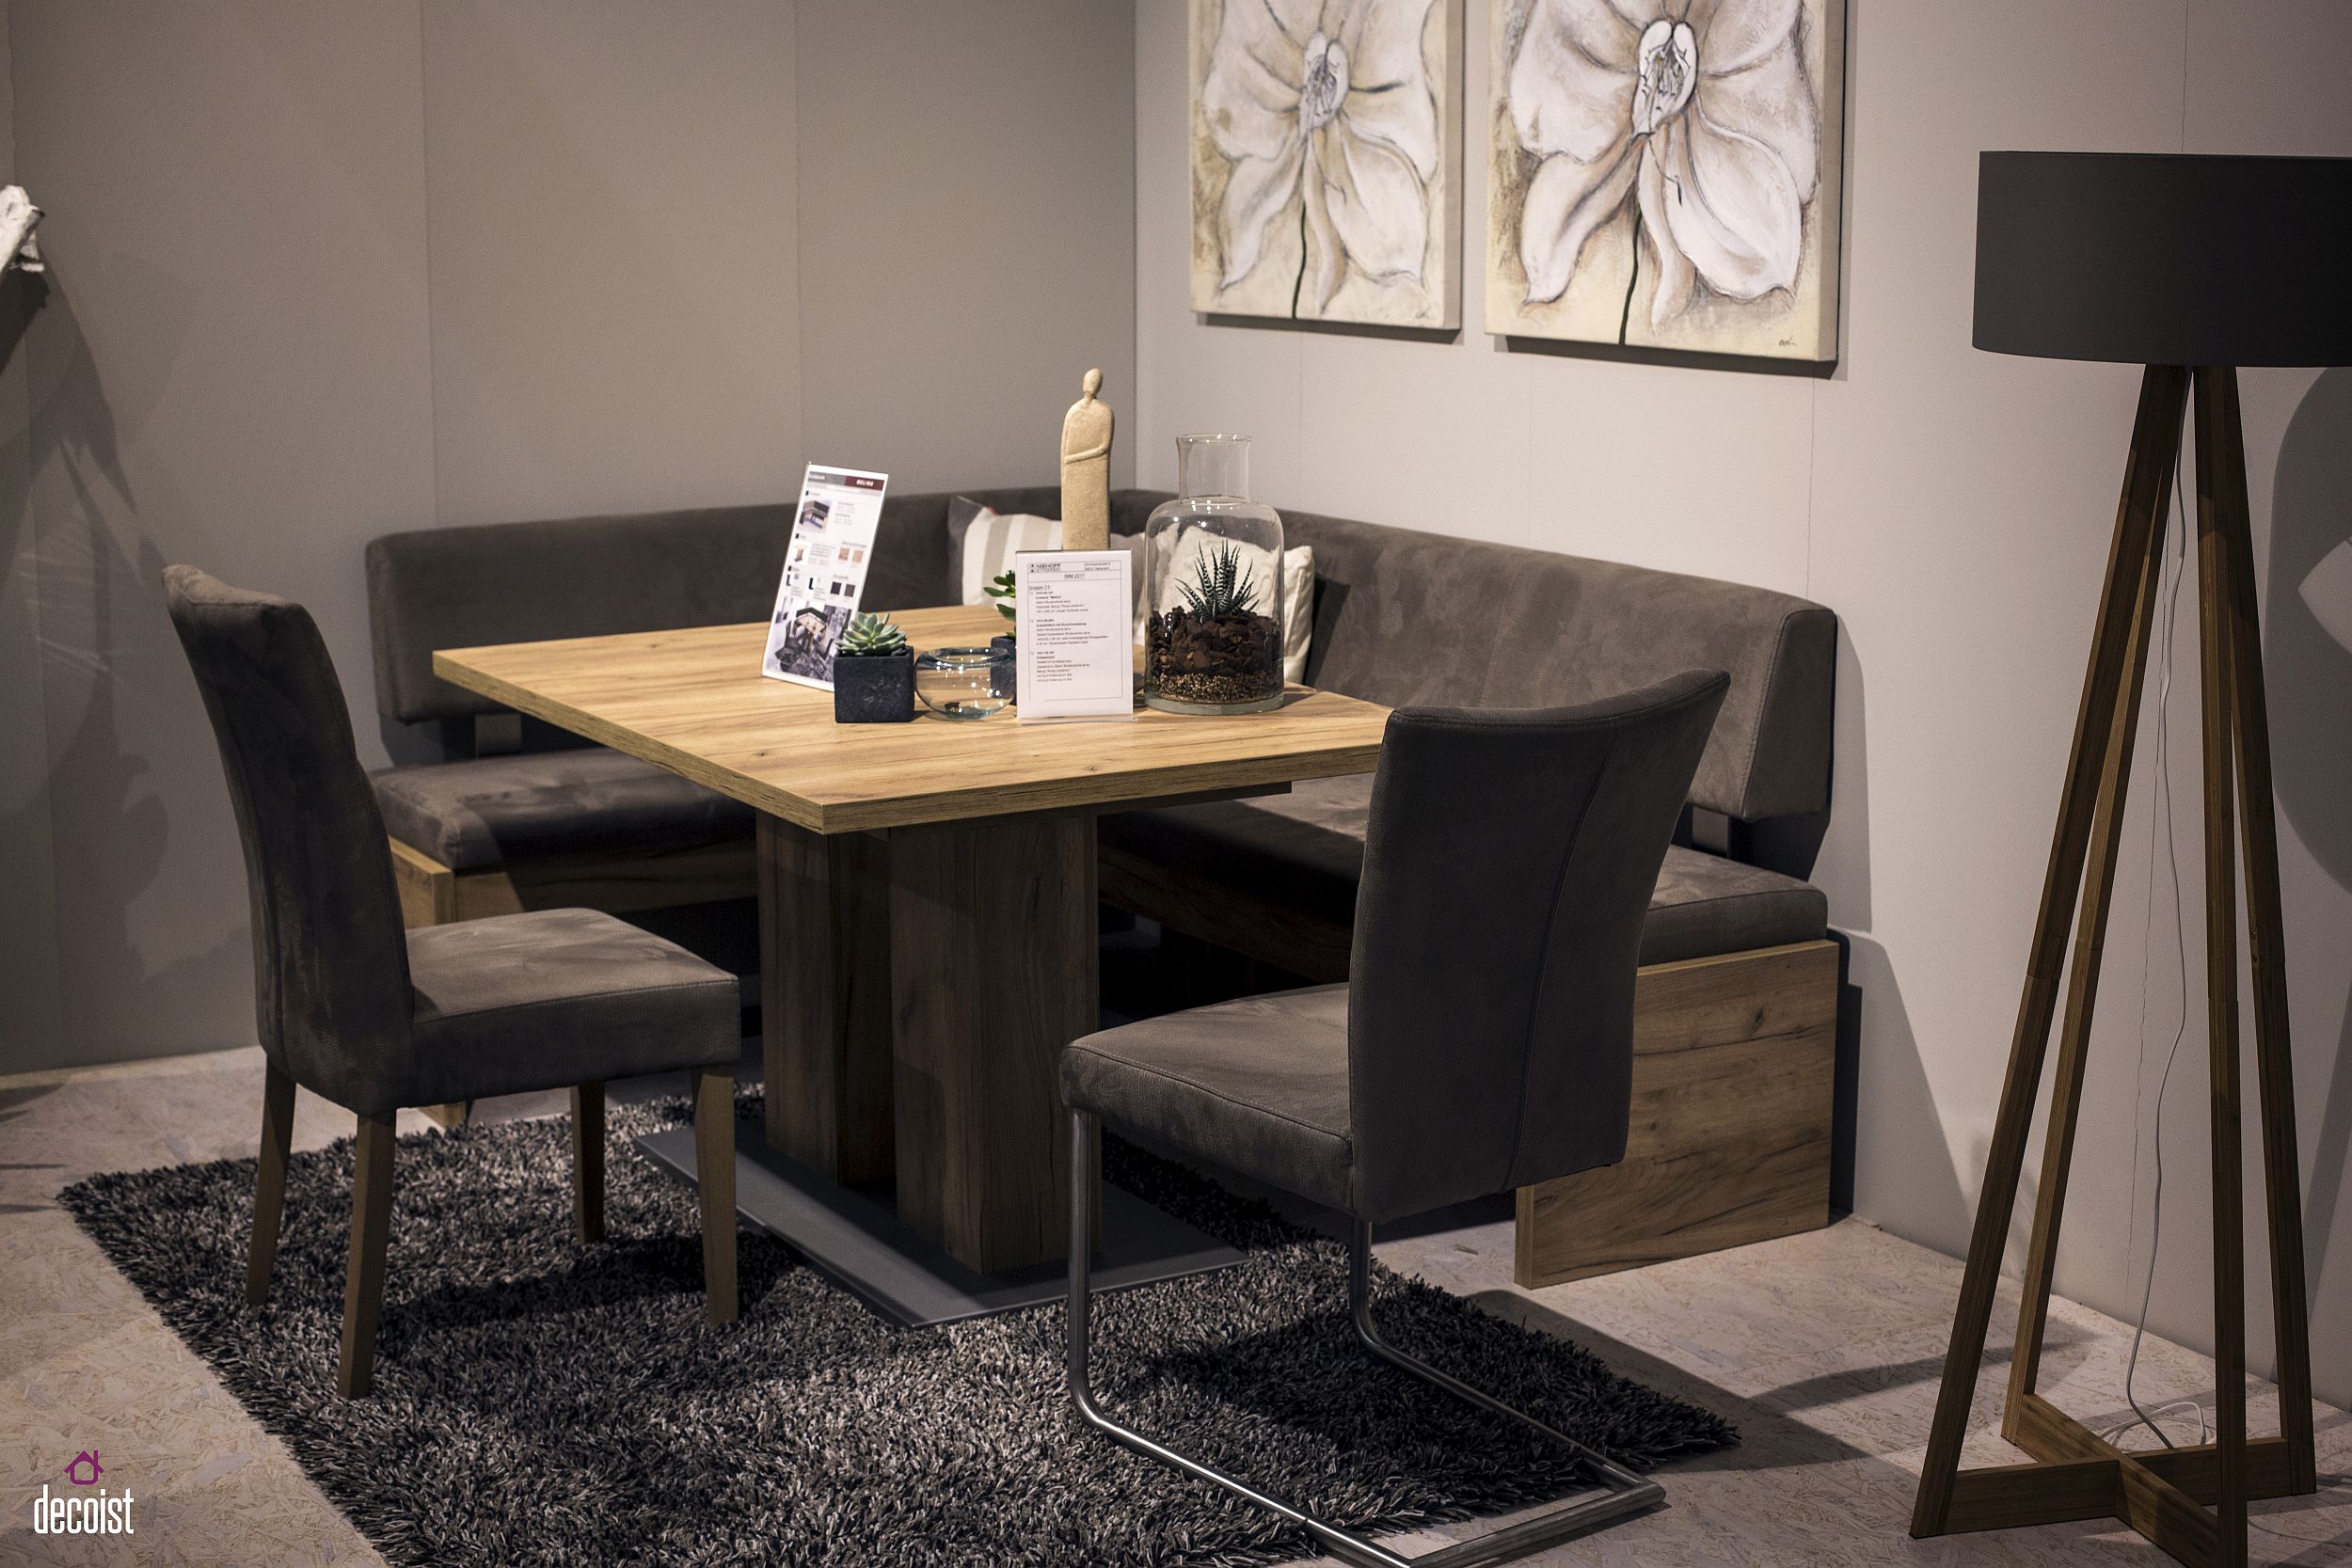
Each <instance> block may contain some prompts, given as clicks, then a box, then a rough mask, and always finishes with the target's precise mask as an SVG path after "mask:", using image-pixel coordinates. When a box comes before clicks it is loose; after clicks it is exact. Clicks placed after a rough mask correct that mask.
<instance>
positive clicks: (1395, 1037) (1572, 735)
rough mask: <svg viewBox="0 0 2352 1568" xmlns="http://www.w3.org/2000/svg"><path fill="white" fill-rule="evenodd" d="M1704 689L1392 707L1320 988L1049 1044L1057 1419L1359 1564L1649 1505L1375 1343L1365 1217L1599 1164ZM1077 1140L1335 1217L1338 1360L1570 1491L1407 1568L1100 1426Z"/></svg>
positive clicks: (1454, 1563) (1653, 1501)
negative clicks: (1081, 1425) (1340, 947)
mask: <svg viewBox="0 0 2352 1568" xmlns="http://www.w3.org/2000/svg"><path fill="white" fill-rule="evenodd" d="M1728 685H1729V682H1728V679H1727V678H1726V677H1725V676H1724V674H1722V673H1719V672H1712V671H1692V672H1691V673H1686V674H1682V675H1677V676H1675V677H1674V678H1672V679H1670V680H1666V681H1662V682H1661V683H1659V684H1658V685H1656V686H1652V687H1649V688H1646V689H1643V690H1640V691H1635V692H1632V693H1630V694H1629V695H1626V696H1622V697H1618V698H1613V699H1611V700H1608V701H1604V702H1599V703H1593V704H1588V705H1582V706H1578V707H1566V708H1549V709H1535V710H1521V711H1471V710H1467V709H1454V708H1422V709H1400V710H1399V711H1397V712H1396V713H1395V714H1393V715H1392V716H1391V718H1390V720H1389V724H1388V731H1387V735H1386V736H1385V738H1384V740H1383V742H1382V745H1381V749H1380V766H1379V770H1378V772H1377V773H1376V775H1375V779H1374V783H1373V793H1372V813H1371V817H1370V823H1369V831H1368V832H1367V833H1366V836H1365V841H1364V870H1363V881H1362V891H1361V893H1360V895H1359V900H1358V904H1357V913H1356V930H1355V944H1354V948H1353V952H1352V956H1351V962H1350V965H1349V970H1348V979H1347V981H1346V983H1345V984H1343V985H1335V986H1316V987H1311V988H1308V989H1306V990H1291V991H1281V992H1277V993H1274V994H1272V995H1265V996H1253V997H1246V998H1244V999H1242V1000H1240V1001H1237V1002H1227V1003H1222V1004H1219V1005H1217V1006H1208V1007H1199V1008H1195V1009H1193V1010H1191V1011H1188V1012H1181V1013H1172V1014H1169V1015H1167V1016H1165V1017H1161V1018H1154V1019H1147V1020H1145V1021H1143V1022H1138V1023H1131V1024H1127V1025H1125V1026H1124V1027H1121V1028H1117V1029H1108V1030H1104V1031H1103V1032H1102V1033H1100V1034H1095V1035H1089V1036H1088V1037H1085V1038H1083V1039H1080V1040H1077V1041H1075V1042H1073V1044H1072V1045H1071V1046H1070V1047H1069V1048H1068V1049H1067V1050H1066V1051H1064V1052H1063V1053H1062V1058H1061V1091H1062V1099H1063V1101H1064V1102H1065V1103H1066V1104H1067V1105H1068V1107H1069V1112H1070V1140H1071V1165H1070V1173H1071V1174H1070V1314H1069V1335H1070V1341H1069V1363H1068V1369H1069V1389H1070V1398H1071V1401H1072V1403H1073V1405H1074V1406H1075V1408H1076V1411H1077V1414H1078V1415H1079V1416H1080V1418H1083V1419H1084V1420H1085V1421H1086V1422H1087V1423H1089V1425H1091V1426H1094V1427H1096V1428H1098V1429H1100V1430H1101V1431H1103V1432H1105V1433H1109V1434H1110V1435H1111V1436H1112V1437H1114V1438H1116V1439H1117V1440H1118V1441H1120V1443H1123V1444H1125V1445H1126V1446H1127V1447H1129V1448H1131V1449H1136V1451H1138V1452H1140V1453H1143V1454H1146V1455H1148V1456H1150V1457H1151V1458H1153V1459H1156V1460H1158V1461H1160V1462H1162V1463H1164V1464H1167V1465H1173V1466H1174V1467H1175V1468H1177V1469H1179V1470H1182V1471H1184V1472H1185V1473H1186V1474H1188V1475H1192V1476H1195V1477H1198V1478H1199V1479H1200V1480H1202V1481H1212V1482H1214V1483H1216V1485H1219V1486H1222V1487H1225V1488H1226V1489H1228V1490H1229V1491H1232V1492H1235V1493H1238V1494H1239V1495H1240V1496H1241V1497H1245V1498H1247V1499H1248V1500H1249V1501H1250V1502H1252V1503H1255V1504H1257V1505H1258V1506H1259V1507H1261V1508H1264V1509H1267V1510H1270V1511H1271V1512H1273V1513H1276V1514H1278V1515H1279V1516H1281V1517H1282V1518H1284V1519H1287V1520H1289V1521H1290V1522H1291V1523H1292V1524H1293V1525H1295V1526H1297V1527H1298V1528H1301V1529H1303V1530H1305V1531H1306V1532H1307V1533H1308V1534H1310V1535H1311V1536H1312V1537H1313V1539H1314V1541H1315V1544H1316V1545H1317V1546H1318V1547H1320V1548H1321V1549H1322V1550H1324V1551H1326V1552H1328V1553H1330V1554H1331V1555H1333V1556H1335V1557H1338V1558H1340V1559H1341V1560H1344V1561H1348V1562H1353V1563H1359V1564H1369V1565H1375V1568H1404V1565H1405V1564H1406V1563H1408V1562H1415V1561H1417V1562H1419V1563H1421V1564H1423V1565H1427V1564H1442V1565H1446V1568H1458V1565H1461V1564H1467V1563H1472V1562H1492V1561H1500V1560H1504V1559H1507V1558H1515V1557H1518V1556H1521V1555H1524V1554H1525V1553H1527V1552H1531V1551H1534V1550H1535V1549H1537V1548H1539V1547H1541V1546H1544V1545H1547V1544H1550V1543H1552V1542H1554V1541H1558V1540H1560V1539H1562V1538H1564V1537H1565V1536H1568V1535H1572V1534H1576V1533H1579V1532H1581V1531H1583V1530H1587V1529H1592V1528H1598V1527H1599V1526H1602V1525H1605V1524H1609V1523H1613V1522H1614V1521H1616V1520H1619V1519H1622V1518H1625V1517H1627V1516H1629V1515H1630V1514H1633V1513H1640V1512H1642V1511H1644V1510H1645V1509H1649V1508H1652V1507H1655V1506H1657V1505H1658V1504H1660V1503H1661V1502H1662V1501H1663V1500H1664V1497H1665V1494H1664V1491H1663V1489H1662V1488H1661V1487H1660V1485H1659V1484H1658V1482H1657V1481H1653V1480H1648V1479H1645V1478H1644V1477H1641V1476H1638V1475H1635V1474H1633V1473H1632V1472H1630V1471H1629V1470H1627V1469H1625V1468H1624V1467H1623V1466H1621V1465H1617V1464H1615V1463H1614V1462H1613V1461H1611V1460H1610V1459H1609V1458H1607V1457H1606V1456H1605V1455H1603V1454H1601V1453H1599V1452H1597V1451H1596V1450H1594V1449H1591V1448H1589V1447H1587V1446H1586V1445H1584V1444H1582V1443H1580V1442H1578V1441H1577V1440H1576V1439H1574V1438H1572V1437H1570V1436H1568V1435H1567V1434H1565V1433H1561V1432H1558V1431H1555V1430H1553V1429H1552V1428H1551V1427H1549V1426H1548V1425H1546V1424H1545V1423H1543V1422H1541V1421H1538V1420H1536V1419H1534V1418H1533V1417H1530V1416H1528V1415H1526V1414H1524V1413H1522V1412H1520V1411H1518V1410H1514V1409H1513V1408H1511V1407H1510V1406H1509V1405H1506V1404H1504V1403H1502V1402H1501V1401H1499V1400H1496V1399H1494V1398H1491V1397H1490V1396H1488V1395H1486V1394H1485V1393H1482V1392H1480V1391H1479V1390H1477V1389H1475V1388H1472V1387H1470V1386H1468V1385H1466V1384H1463V1383H1461V1382H1458V1381H1457V1380H1455V1379H1454V1378H1453V1377H1450V1376H1448V1375H1447V1374H1446V1373H1444V1372H1442V1371H1439V1370H1438V1369H1436V1368H1434V1367H1431V1366H1429V1365H1427V1364H1426V1363H1424V1362H1422V1361H1421V1360H1419V1359H1417V1358H1415V1357H1414V1356H1412V1355H1410V1354H1406V1352H1404V1351H1401V1350H1398V1349H1396V1348H1395V1347H1394V1346H1391V1345H1390V1344H1389V1343H1388V1342H1387V1341H1386V1340H1384V1339H1382V1338H1381V1337H1380V1334H1379V1331H1378V1329H1377V1328H1376V1327H1375V1324H1374V1323H1373V1317H1372V1227H1374V1226H1375V1225H1376V1224H1379V1223H1382V1222H1385V1221H1391V1220H1395V1219H1399V1218H1402V1217H1404V1216H1406V1215H1409V1214H1416V1213H1422V1212H1427V1211H1429V1210H1433V1209H1438V1208H1441V1207H1443V1206H1445V1205H1447V1204H1452V1203H1459V1202H1463V1201H1466V1200H1468V1199H1470V1198H1476V1197H1483V1196H1487V1195H1490V1194H1494V1193H1502V1192H1509V1191H1512V1190H1514V1189H1516V1188H1519V1187H1525V1186H1529V1185H1532V1184H1534V1183H1535V1182H1538V1181H1548V1180H1551V1179H1552V1178H1554V1177H1561V1176H1567V1175H1570V1174H1572V1173H1574V1172H1576V1171H1581V1170H1588V1169H1591V1168H1593V1167H1595V1166H1598V1165H1608V1164H1615V1163H1616V1162H1617V1161H1619V1160H1621V1159H1623V1158H1624V1156H1625V1147H1626V1133H1627V1127H1628V1123H1629V1119H1630V1116H1631V1102H1630V1097H1631V1083H1632V1071H1633V979H1634V969H1635V966H1636V960H1637V957H1638V952H1639V947H1640V942H1641V936H1642V923H1643V920H1644V917H1645V913H1646V911H1647V910H1648V907H1649V899H1650V893H1651V890H1652V889H1653V888H1654V887H1655V886H1656V885H1657V879H1658V870H1659V866H1660V864H1661V862H1662V861H1663V860H1664V858H1665V853H1666V846H1667V843H1668V841H1669V839H1670V838H1671V837H1672V836H1673V832H1674V829H1675V823H1676V820H1677V816H1679V815H1680V812H1681V809H1682V802H1683V799H1684V796H1685V794H1686V793H1687V792H1688V790H1689V788H1690V784H1691V778H1692V773H1693V772H1694V771H1695V770H1696V768H1697V767H1698V761H1699V754H1700V752H1701V750H1702V749H1703V748H1704V747H1705V745H1706V742H1707V736H1708V730H1709V729H1710V728H1711V726H1712V725H1713V723H1714V720H1715V713H1716V710H1717V709H1718V708H1719V707H1720V706H1722V705H1723V701H1724V691H1725V690H1726V689H1727V688H1728ZM1103 1124H1109V1125H1111V1126H1115V1127H1119V1128H1122V1129H1125V1130H1127V1131H1129V1132H1135V1133H1138V1134H1140V1135H1142V1136H1143V1137H1144V1138H1146V1139H1147V1140H1149V1141H1151V1142H1152V1143H1153V1144H1156V1145H1158V1146H1159V1147H1161V1148H1168V1149H1172V1150H1173V1151H1174V1152H1176V1153H1177V1154H1178V1155H1180V1156H1186V1157H1192V1158H1197V1159H1200V1160H1203V1161H1206V1162H1209V1163H1211V1164H1216V1165H1219V1166H1222V1167H1224V1168H1225V1169H1228V1170H1231V1171H1234V1172H1237V1173H1239V1174H1241V1175H1242V1176H1245V1177H1248V1178H1251V1179H1254V1180H1259V1181H1263V1182H1265V1183H1267V1184H1269V1185H1271V1186H1275V1187H1279V1188H1280V1189H1282V1190H1283V1191H1286V1192H1290V1193H1295V1194H1297V1195H1299V1196H1302V1197H1306V1198H1308V1199H1311V1200H1312V1201H1313V1202H1316V1203H1320V1204H1325V1205H1327V1206H1329V1207H1330V1208H1332V1209H1335V1210H1338V1211H1339V1212H1341V1213H1342V1214H1343V1215H1345V1216H1346V1220H1347V1229H1348V1307H1349V1311H1350V1314H1351V1316H1352V1318H1353V1320H1354V1325H1355V1332H1356V1335H1357V1337H1358V1338H1359V1339H1360V1340H1361V1341H1362V1343H1363V1344H1364V1346H1365V1347H1366V1348H1367V1349H1369V1350H1370V1351H1371V1352H1372V1353H1374V1354H1376V1355H1378V1356H1380V1357H1381V1358H1383V1359H1385V1360H1387V1361H1388V1362H1390V1363H1391V1364H1392V1365H1394V1366H1397V1367H1400V1368H1402V1369H1404V1370H1406V1371H1408V1372H1411V1373H1413V1374H1414V1375H1415V1376H1418V1377H1421V1378H1423V1379H1426V1380H1427V1381H1429V1382H1431V1383H1434V1384H1436V1385H1437V1386H1439V1387H1441V1388H1444V1389H1446V1390H1448V1391H1449V1392H1451V1393H1454V1394H1455V1395H1458V1396H1460V1397H1461V1398H1463V1399H1465V1400H1468V1401H1469V1402H1471V1403H1473V1404H1475V1405H1478V1406H1479V1407H1481V1408H1483V1409H1485V1410H1487V1411H1491V1412H1494V1413H1496V1414H1499V1415H1502V1416H1505V1417H1508V1418H1512V1419H1514V1420H1517V1421H1521V1422H1524V1423H1525V1424H1527V1425H1528V1426H1530V1427H1533V1428H1534V1429H1535V1430H1536V1431H1537V1432H1539V1433H1544V1434H1545V1435H1546V1436H1548V1437H1550V1438H1553V1439H1556V1440H1557V1441H1558V1442H1560V1443H1561V1444H1563V1445H1565V1447H1566V1449H1567V1450H1568V1452H1569V1453H1570V1454H1571V1455H1572V1456H1573V1457H1574V1459H1575V1460H1576V1462H1577V1463H1578V1465H1579V1467H1580V1468H1581V1470H1582V1471H1583V1472H1584V1473H1585V1475H1586V1476H1587V1477H1588V1478H1589V1479H1590V1481H1593V1482H1594V1483H1595V1485H1594V1486H1592V1487H1591V1488H1589V1489H1588V1490H1587V1491H1585V1492H1584V1493H1581V1494H1580V1495H1579V1496H1578V1497H1577V1498H1576V1499H1575V1500H1573V1501H1571V1502H1568V1503H1566V1504H1565V1505H1564V1506H1560V1507H1555V1508H1553V1509H1550V1510H1549V1511H1548V1512H1546V1513H1539V1514H1535V1515H1533V1516H1530V1517H1528V1518H1526V1519H1522V1520H1519V1521H1517V1522H1515V1523H1513V1524H1511V1525H1508V1526H1505V1527H1504V1528H1502V1529H1500V1530H1497V1531H1494V1532H1491V1533H1489V1534H1487V1535H1485V1536H1482V1537H1479V1538H1477V1539H1475V1540H1472V1541H1467V1542H1462V1543H1458V1544H1454V1545H1451V1546H1447V1547H1444V1548H1442V1549H1439V1550H1438V1551H1435V1552H1431V1553H1427V1554H1424V1555H1423V1556H1422V1557H1421V1558H1419V1559H1406V1558H1405V1557H1402V1556H1399V1555H1398V1554H1397V1553H1395V1552H1393V1551H1391V1550H1390V1549H1389V1548H1388V1547H1386V1546H1383V1545H1380V1544H1378V1543H1376V1542H1375V1541H1371V1540H1367V1539H1364V1538H1362V1537H1359V1536H1357V1535H1354V1534H1351V1533H1350V1532H1348V1531H1346V1530H1344V1529H1342V1528H1338V1527H1336V1526H1333V1525H1330V1524H1327V1523H1325V1522H1324V1521H1322V1520H1320V1519H1316V1518H1314V1517H1312V1516H1311V1515H1310V1514H1309V1513H1306V1512H1305V1511H1303V1510H1301V1509H1299V1508H1296V1507H1294V1506H1293V1505H1291V1504H1289V1503H1286V1502H1283V1501H1280V1500H1279V1499H1277V1498H1275V1497H1269V1496H1267V1495H1265V1494H1264V1493H1262V1492H1260V1491H1258V1490H1257V1489H1255V1488H1254V1487H1252V1486H1250V1485H1249V1484H1248V1483H1247V1482H1246V1481H1238V1480H1235V1479H1233V1478H1232V1477H1230V1476H1227V1475H1224V1474H1222V1473H1220V1472H1219V1471H1217V1470H1216V1469H1214V1468H1212V1467H1211V1466H1210V1465H1206V1464H1204V1463H1202V1462H1200V1460H1197V1459H1193V1458H1189V1457H1187V1456H1185V1455H1184V1454H1182V1453H1179V1452H1177V1451H1176V1450H1175V1449H1170V1448H1168V1447H1166V1446H1164V1445H1162V1444H1160V1443H1158V1442H1155V1441H1154V1440H1152V1438H1150V1437H1147V1436H1145V1435H1143V1434H1142V1433H1137V1432H1135V1431H1133V1430H1131V1429H1129V1428H1128V1427H1126V1426H1124V1425H1122V1424H1120V1421H1118V1420H1117V1419H1116V1418H1113V1417H1112V1416H1111V1415H1109V1414H1108V1413H1107V1412H1105V1411H1104V1409H1103V1407H1102V1406H1101V1404H1100V1403H1099V1402H1097V1400H1096V1398H1095V1395H1094V1391H1093V1387H1092V1385H1091V1383H1090V1381H1089V1374H1088V1366H1087V1342H1088V1332H1087V1331H1088V1314H1089V1305H1090V1296H1091V1288H1090V1282H1089V1259H1088V1243H1089V1237H1090V1236H1091V1234H1092V1228H1093V1210H1094V1200H1095V1178H1093V1177H1092V1176H1091V1175H1090V1173H1091V1172H1092V1171H1093V1170H1094V1168H1095V1167H1094V1163H1093V1158H1092V1156H1093V1152H1094V1150H1093V1140H1094V1139H1095V1138H1096V1137H1097V1136H1098V1135H1099V1130H1100V1127H1101V1125H1103Z"/></svg>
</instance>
